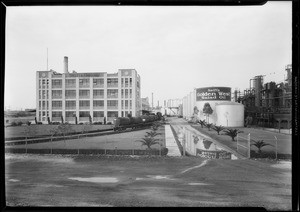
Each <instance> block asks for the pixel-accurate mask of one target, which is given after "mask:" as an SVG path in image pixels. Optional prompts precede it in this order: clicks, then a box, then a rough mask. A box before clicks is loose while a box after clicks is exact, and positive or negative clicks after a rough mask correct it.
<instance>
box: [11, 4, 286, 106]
mask: <svg viewBox="0 0 300 212" xmlns="http://www.w3.org/2000/svg"><path fill="white" fill-rule="evenodd" d="M47 48H48V64H49V65H48V67H49V69H53V70H54V71H57V72H61V73H62V72H63V57H64V56H68V57H69V71H72V70H75V71H77V72H108V73H115V72H117V71H118V69H122V68H134V69H136V70H137V72H138V73H139V75H140V76H141V81H142V83H141V86H142V93H141V94H142V97H149V99H150V104H151V93H152V92H153V93H154V105H157V101H158V100H159V102H160V105H162V104H163V100H167V99H175V98H183V97H184V96H186V95H187V94H188V93H189V92H191V91H192V90H193V89H194V88H200V87H206V86H228V87H231V88H232V92H233V90H234V89H235V88H238V89H240V90H241V91H243V90H244V89H246V88H248V87H249V80H250V79H251V78H253V77H254V76H257V75H266V77H265V79H264V81H265V82H269V81H271V80H272V81H275V82H280V81H283V79H284V75H285V74H286V72H285V66H286V65H287V64H291V57H292V56H291V55H292V2H268V3H267V4H265V5H263V6H238V7H237V6H236V7H233V6H226V7H225V6H213V7H212V6H211V7H209V6H206V7H204V6H176V7H175V6H173V7H172V6H168V7H162V6H160V7H158V6H151V7H150V6H143V7H141V6H93V7H89V6H76V7H75V6H74V7H66V6H62V7H54V6H52V7H37V6H35V7H21V6H20V7H7V17H6V64H5V66H6V67H5V69H6V70H5V106H6V107H8V106H10V107H11V108H12V109H15V108H18V109H19V108H23V109H24V108H35V107H36V105H35V104H36V93H35V89H36V78H35V77H36V75H35V74H36V71H43V70H46V69H47Z"/></svg>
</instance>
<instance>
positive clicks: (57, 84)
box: [43, 79, 62, 88]
mask: <svg viewBox="0 0 300 212" xmlns="http://www.w3.org/2000/svg"><path fill="white" fill-rule="evenodd" d="M43 84H44V80H43ZM61 87H62V80H61V79H55V80H52V88H61Z"/></svg>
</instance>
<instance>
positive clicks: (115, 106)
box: [36, 57, 142, 123]
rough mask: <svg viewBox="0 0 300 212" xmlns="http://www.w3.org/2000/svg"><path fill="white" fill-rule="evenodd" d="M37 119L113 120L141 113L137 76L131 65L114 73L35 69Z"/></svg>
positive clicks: (68, 120)
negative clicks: (130, 67) (61, 71)
mask: <svg viewBox="0 0 300 212" xmlns="http://www.w3.org/2000/svg"><path fill="white" fill-rule="evenodd" d="M36 105H37V107H36V108H37V110H36V117H37V120H38V121H41V122H47V121H49V120H50V121H51V122H53V121H55V122H57V121H59V122H69V123H75V122H77V121H78V123H80V122H91V121H92V122H99V121H101V122H102V121H104V119H105V120H106V121H113V119H114V118H115V117H126V116H128V114H131V115H132V116H139V115H141V110H142V108H141V107H142V104H141V79H140V76H139V75H138V74H137V71H136V70H135V69H119V70H118V72H117V73H112V74H109V73H107V72H97V73H77V72H75V71H73V72H72V73H69V71H68V58H67V57H64V73H62V74H61V73H57V72H55V71H53V70H50V71H37V72H36Z"/></svg>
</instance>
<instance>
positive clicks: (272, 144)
mask: <svg viewBox="0 0 300 212" xmlns="http://www.w3.org/2000/svg"><path fill="white" fill-rule="evenodd" d="M250 141H251V146H253V147H254V148H255V149H252V150H251V157H253V158H273V159H276V160H277V159H291V151H292V150H291V142H292V141H291V139H286V138H278V137H277V136H270V137H256V136H253V135H251V139H250Z"/></svg>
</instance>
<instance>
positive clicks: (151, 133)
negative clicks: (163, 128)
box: [145, 131, 161, 138]
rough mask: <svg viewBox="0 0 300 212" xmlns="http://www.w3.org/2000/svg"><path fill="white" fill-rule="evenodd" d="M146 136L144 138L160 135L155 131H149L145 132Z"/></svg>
mask: <svg viewBox="0 0 300 212" xmlns="http://www.w3.org/2000/svg"><path fill="white" fill-rule="evenodd" d="M146 133H147V135H146V136H145V137H152V138H153V137H155V136H157V135H160V134H161V133H157V132H156V131H150V132H146Z"/></svg>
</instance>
